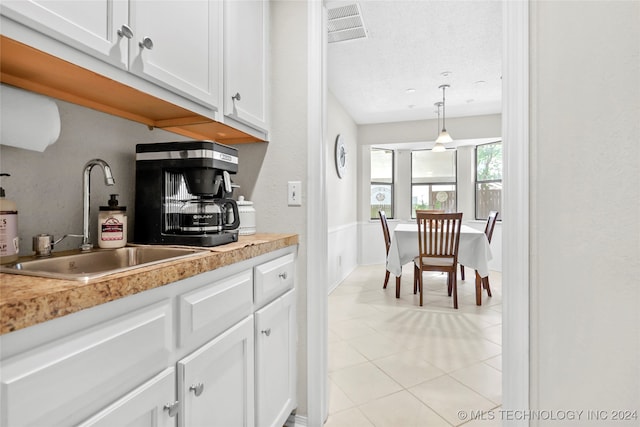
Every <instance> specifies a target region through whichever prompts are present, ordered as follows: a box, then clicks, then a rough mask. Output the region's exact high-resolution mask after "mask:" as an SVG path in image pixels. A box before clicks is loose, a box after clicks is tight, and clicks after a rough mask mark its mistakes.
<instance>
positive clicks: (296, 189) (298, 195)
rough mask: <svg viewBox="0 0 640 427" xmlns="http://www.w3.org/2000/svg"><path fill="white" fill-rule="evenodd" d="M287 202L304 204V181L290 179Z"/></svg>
mask: <svg viewBox="0 0 640 427" xmlns="http://www.w3.org/2000/svg"><path fill="white" fill-rule="evenodd" d="M287 202H288V204H289V206H302V182H300V181H289V183H288V185H287Z"/></svg>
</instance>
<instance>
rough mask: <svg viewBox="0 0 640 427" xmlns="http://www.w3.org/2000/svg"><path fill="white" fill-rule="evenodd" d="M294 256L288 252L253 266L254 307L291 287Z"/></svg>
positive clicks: (293, 273)
mask: <svg viewBox="0 0 640 427" xmlns="http://www.w3.org/2000/svg"><path fill="white" fill-rule="evenodd" d="M294 276H295V256H294V254H288V255H285V256H282V257H280V258H277V259H274V260H273V261H269V262H266V263H264V264H261V265H259V266H257V267H255V286H254V303H255V306H256V308H259V307H262V306H263V305H264V304H266V303H268V302H269V301H273V300H274V299H275V298H277V297H278V296H280V295H282V294H283V293H285V292H286V291H287V290H289V289H292V288H293V281H294Z"/></svg>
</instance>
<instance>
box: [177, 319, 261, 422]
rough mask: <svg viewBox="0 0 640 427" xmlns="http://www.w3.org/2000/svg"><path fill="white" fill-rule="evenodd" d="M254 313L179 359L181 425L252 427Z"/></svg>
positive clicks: (179, 418)
mask: <svg viewBox="0 0 640 427" xmlns="http://www.w3.org/2000/svg"><path fill="white" fill-rule="evenodd" d="M253 357H254V353H253V316H249V317H247V318H246V319H245V320H243V321H241V322H240V323H238V324H237V325H235V326H233V327H232V328H231V329H229V330H227V331H225V332H224V333H222V334H221V335H220V336H218V337H217V338H215V339H213V340H211V341H210V342H208V343H207V344H205V345H204V346H202V347H200V348H199V349H198V350H196V351H195V352H193V353H192V354H190V355H189V356H187V357H185V358H184V359H182V360H180V361H179V362H178V400H179V401H180V403H181V405H182V408H181V410H180V414H179V417H178V420H179V422H178V426H181V427H188V426H189V427H198V426H201V427H231V426H233V427H251V426H253V425H254V423H253V420H254V419H253V406H254V403H253Z"/></svg>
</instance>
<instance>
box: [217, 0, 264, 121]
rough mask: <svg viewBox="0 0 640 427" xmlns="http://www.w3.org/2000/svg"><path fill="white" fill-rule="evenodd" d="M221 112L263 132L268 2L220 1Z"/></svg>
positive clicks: (256, 0) (248, 0)
mask: <svg viewBox="0 0 640 427" xmlns="http://www.w3.org/2000/svg"><path fill="white" fill-rule="evenodd" d="M224 8H225V10H224V36H225V37H224V114H225V116H227V117H231V118H232V119H235V120H237V121H239V122H242V123H245V124H248V125H249V126H252V127H254V128H257V129H259V130H262V131H265V132H266V131H267V87H268V86H267V72H268V66H267V58H268V48H269V39H268V28H269V26H268V19H269V2H268V1H261V0H226V1H225V2H224Z"/></svg>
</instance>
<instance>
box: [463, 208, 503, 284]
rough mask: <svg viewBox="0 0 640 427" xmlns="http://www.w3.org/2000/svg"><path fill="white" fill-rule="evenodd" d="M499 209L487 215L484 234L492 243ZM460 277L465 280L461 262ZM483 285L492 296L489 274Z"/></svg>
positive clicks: (483, 279)
mask: <svg viewBox="0 0 640 427" xmlns="http://www.w3.org/2000/svg"><path fill="white" fill-rule="evenodd" d="M498 215H499V212H498V211H489V216H488V217H487V224H486V225H485V226H484V234H485V235H486V236H487V240H488V241H489V243H491V237H492V236H493V229H494V228H495V227H496V221H497V220H498ZM460 278H461V279H462V280H464V265H462V264H460ZM482 287H483V288H484V289H486V290H487V295H489V296H491V286H490V285H489V276H487V277H483V278H482Z"/></svg>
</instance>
